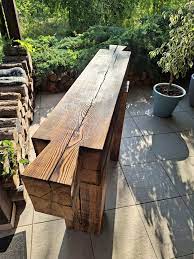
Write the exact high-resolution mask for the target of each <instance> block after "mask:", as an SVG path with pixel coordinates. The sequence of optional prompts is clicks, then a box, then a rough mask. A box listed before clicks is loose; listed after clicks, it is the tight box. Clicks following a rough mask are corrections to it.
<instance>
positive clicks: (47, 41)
mask: <svg viewBox="0 0 194 259" xmlns="http://www.w3.org/2000/svg"><path fill="white" fill-rule="evenodd" d="M141 22H142V24H141V26H139V27H137V28H135V29H133V28H122V27H113V26H93V27H90V28H89V29H88V30H87V31H86V32H84V33H82V34H77V35H75V36H73V37H64V38H63V39H60V38H58V37H56V36H40V37H37V38H36V39H31V38H26V39H25V41H22V42H21V43H22V45H23V46H26V47H27V48H29V49H30V50H32V51H31V52H32V57H33V61H34V64H35V69H36V75H37V76H38V77H42V76H44V75H46V74H47V73H48V72H50V71H55V72H56V71H60V70H61V71H63V70H73V71H75V72H76V73H80V72H81V71H82V70H83V69H84V67H85V66H86V65H87V63H88V62H89V61H90V60H91V58H92V56H93V55H94V54H95V53H96V52H97V51H98V49H100V48H108V47H109V45H110V44H121V45H126V46H128V47H129V49H131V50H132V53H133V64H134V66H136V65H137V67H136V70H137V71H144V70H147V69H150V66H152V63H153V62H151V61H150V59H149V58H148V53H149V51H150V50H153V49H154V48H156V47H158V46H159V45H160V44H161V43H162V42H163V40H165V39H166V36H167V35H168V33H167V32H165V33H164V31H163V29H164V28H165V30H167V29H168V23H165V20H164V19H163V18H161V16H159V15H155V16H154V17H153V18H152V19H150V18H149V17H148V16H146V17H144V18H143V19H142V21H141ZM145 64H147V65H145Z"/></svg>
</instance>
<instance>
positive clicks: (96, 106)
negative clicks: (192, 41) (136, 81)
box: [22, 45, 130, 232]
mask: <svg viewBox="0 0 194 259" xmlns="http://www.w3.org/2000/svg"><path fill="white" fill-rule="evenodd" d="M123 50H124V46H116V45H111V46H110V49H109V50H108V49H106V50H105V49H101V50H99V51H98V53H97V54H96V55H95V56H94V58H93V59H92V60H91V62H90V63H89V64H88V66H87V67H86V68H85V70H84V71H83V72H82V74H81V75H80V76H79V78H78V79H77V80H76V81H75V83H74V84H73V85H72V87H71V88H70V90H69V91H68V92H67V94H66V95H65V96H64V97H63V99H62V100H61V101H60V102H59V104H58V105H57V106H56V107H55V109H54V111H53V112H52V113H51V114H50V116H49V117H48V119H47V120H45V122H43V124H42V125H41V127H40V128H39V129H38V130H37V132H36V133H35V134H34V136H33V143H34V146H35V150H36V153H37V155H38V156H37V158H36V159H35V160H34V162H32V163H31V164H30V165H29V166H28V167H27V169H26V170H25V172H24V174H23V176H22V177H23V180H24V183H25V185H26V188H27V191H28V193H29V195H30V197H31V199H32V202H33V203H34V205H35V209H36V210H38V211H41V212H44V213H48V214H52V215H56V216H60V217H64V218H65V219H66V220H67V225H68V227H72V228H74V229H79V230H83V231H88V232H99V231H100V228H101V222H102V214H103V209H104V199H105V190H106V172H107V167H108V161H109V157H110V156H111V154H110V153H111V150H112V149H113V147H112V143H113V139H114V137H115V136H114V132H115V129H116V127H117V126H118V117H119V116H120V117H121V118H122V119H120V121H119V123H120V127H119V129H120V130H119V131H117V134H118V138H119V144H117V146H116V147H115V148H117V149H118V150H119V147H120V138H121V133H122V125H123V119H124V113H125V103H124V102H126V98H123V96H125V95H126V93H127V91H125V90H124V89H125V85H126V77H125V75H126V73H127V70H128V63H129V59H130V52H129V51H123ZM120 107H122V109H120ZM117 153H118V151H117ZM114 157H115V156H114Z"/></svg>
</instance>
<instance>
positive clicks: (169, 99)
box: [153, 83, 186, 118]
mask: <svg viewBox="0 0 194 259" xmlns="http://www.w3.org/2000/svg"><path fill="white" fill-rule="evenodd" d="M161 85H168V83H160V84H157V85H155V86H154V89H153V96H154V115H156V116H158V117H163V118H167V117H170V116H171V115H172V113H173V111H174V109H175V108H176V106H177V104H178V103H179V101H180V100H181V99H182V98H183V97H184V96H185V95H186V91H185V89H184V88H182V87H180V86H179V85H175V84H172V86H174V87H177V88H179V89H180V90H181V91H182V94H181V95H179V96H167V95H164V94H161V93H160V92H159V91H158V90H157V87H158V86H161Z"/></svg>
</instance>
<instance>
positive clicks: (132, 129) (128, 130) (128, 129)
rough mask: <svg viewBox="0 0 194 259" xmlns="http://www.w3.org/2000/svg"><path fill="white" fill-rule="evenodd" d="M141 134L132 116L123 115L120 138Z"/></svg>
mask: <svg viewBox="0 0 194 259" xmlns="http://www.w3.org/2000/svg"><path fill="white" fill-rule="evenodd" d="M139 136H142V133H141V131H140V130H139V128H138V127H137V125H136V123H135V121H134V120H133V118H132V117H125V120H124V124H123V133H122V138H129V137H139Z"/></svg>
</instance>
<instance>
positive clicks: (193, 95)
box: [189, 74, 194, 107]
mask: <svg viewBox="0 0 194 259" xmlns="http://www.w3.org/2000/svg"><path fill="white" fill-rule="evenodd" d="M189 103H190V105H191V106H192V107H194V74H192V76H191V81H190V84H189Z"/></svg>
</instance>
